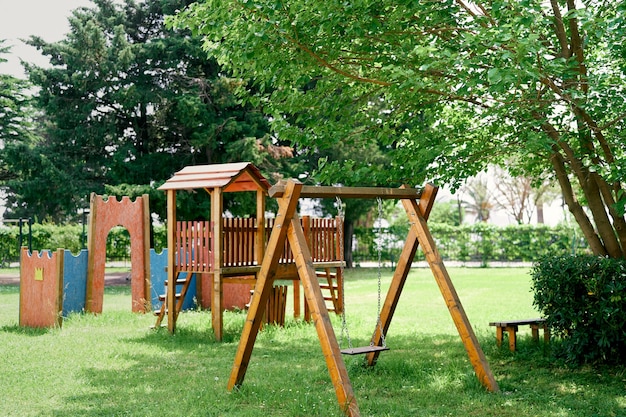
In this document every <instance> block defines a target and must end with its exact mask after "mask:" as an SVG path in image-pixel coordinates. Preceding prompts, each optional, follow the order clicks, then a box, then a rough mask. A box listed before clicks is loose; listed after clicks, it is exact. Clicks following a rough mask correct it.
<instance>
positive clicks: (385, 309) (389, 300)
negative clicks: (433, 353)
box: [365, 184, 438, 366]
mask: <svg viewBox="0 0 626 417" xmlns="http://www.w3.org/2000/svg"><path fill="white" fill-rule="evenodd" d="M437 190H438V189H437V187H435V186H433V185H431V184H428V185H427V186H426V187H425V188H424V190H423V192H422V195H421V197H420V201H419V206H418V208H419V210H420V213H421V214H422V216H423V217H424V219H428V216H429V215H430V211H431V210H432V207H433V204H434V202H435V197H436V196H437ZM418 245H419V241H418V240H417V235H416V234H415V231H414V230H413V229H412V228H411V229H409V234H408V236H407V238H406V241H405V243H404V246H403V248H402V253H401V254H400V257H399V258H398V263H397V265H396V269H395V271H394V274H393V278H392V280H391V284H390V286H389V290H388V291H387V296H386V298H385V303H384V304H383V306H382V308H381V311H380V322H381V324H380V326H379V325H378V323H377V324H376V328H375V329H374V334H373V336H372V340H371V342H372V343H373V345H374V346H382V335H381V327H382V333H383V334H384V335H386V334H387V331H388V330H389V325H390V324H391V319H392V318H393V314H394V312H395V311H396V306H397V305H398V301H399V300H400V294H401V293H402V289H403V288H404V283H405V282H406V277H407V276H408V274H409V271H410V270H411V264H412V263H413V259H414V258H415V253H416V252H417V247H418ZM380 352H381V351H375V352H371V353H368V354H367V356H366V357H365V359H366V361H367V364H368V365H369V366H374V365H375V364H376V361H377V360H378V356H379V355H380Z"/></svg>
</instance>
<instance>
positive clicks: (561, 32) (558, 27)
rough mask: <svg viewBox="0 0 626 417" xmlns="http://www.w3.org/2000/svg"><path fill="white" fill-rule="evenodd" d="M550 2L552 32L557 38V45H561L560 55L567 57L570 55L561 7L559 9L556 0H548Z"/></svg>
mask: <svg viewBox="0 0 626 417" xmlns="http://www.w3.org/2000/svg"><path fill="white" fill-rule="evenodd" d="M550 4H551V5H552V12H553V13H554V34H555V35H556V37H557V39H558V40H559V45H561V56H563V57H565V58H569V57H570V56H571V55H570V50H569V46H568V43H567V35H566V33H565V26H564V25H563V16H561V9H559V3H558V1H557V0H550Z"/></svg>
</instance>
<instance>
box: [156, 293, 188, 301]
mask: <svg viewBox="0 0 626 417" xmlns="http://www.w3.org/2000/svg"><path fill="white" fill-rule="evenodd" d="M181 295H182V294H181V293H179V292H177V293H176V294H174V298H175V299H176V300H178V299H179V298H180V296H181ZM165 297H166V295H165V294H161V295H159V301H165Z"/></svg>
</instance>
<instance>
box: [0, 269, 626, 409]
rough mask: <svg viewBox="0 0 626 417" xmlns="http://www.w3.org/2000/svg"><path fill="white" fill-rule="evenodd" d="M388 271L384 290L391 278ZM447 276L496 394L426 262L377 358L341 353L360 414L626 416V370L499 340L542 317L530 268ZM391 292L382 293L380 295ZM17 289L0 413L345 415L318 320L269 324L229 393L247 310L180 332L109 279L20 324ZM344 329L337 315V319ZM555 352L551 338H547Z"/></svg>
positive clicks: (3, 357) (353, 283)
mask: <svg viewBox="0 0 626 417" xmlns="http://www.w3.org/2000/svg"><path fill="white" fill-rule="evenodd" d="M390 275H391V274H390V273H389V272H387V271H385V274H384V276H383V292H384V291H386V284H388V282H389V280H390ZM450 275H451V277H452V279H453V281H454V283H455V286H456V289H457V292H458V293H459V297H460V299H461V301H462V303H463V306H464V308H465V310H466V312H467V315H468V317H469V319H470V321H471V322H472V324H473V326H474V329H475V332H476V334H477V336H478V338H479V340H480V342H481V345H482V347H483V349H484V351H485V354H486V356H487V359H488V360H489V363H490V366H491V369H492V371H493V373H494V375H495V377H496V380H497V381H498V383H499V385H500V389H501V392H499V393H495V394H494V393H489V392H486V391H485V389H484V388H483V387H482V386H481V385H480V384H479V383H478V381H477V379H476V377H475V375H474V372H473V369H472V367H471V365H470V364H469V361H468V360H467V355H466V353H465V351H464V349H463V345H462V344H461V342H460V339H459V337H458V334H457V333H456V329H455V327H454V325H453V323H452V320H451V319H450V316H449V314H448V312H447V309H446V307H445V304H444V302H443V300H442V297H441V295H440V293H439V290H438V288H437V286H436V284H435V282H434V279H433V278H432V275H431V274H430V271H429V270H425V269H419V270H414V271H412V272H411V274H410V276H409V279H408V281H407V284H406V286H405V289H404V291H403V294H402V298H401V300H400V303H399V305H398V308H397V310H396V315H395V317H394V320H393V322H392V324H391V329H390V332H389V334H388V337H387V343H388V345H389V346H390V348H391V350H390V351H389V352H384V353H382V354H381V357H380V359H379V362H378V364H377V365H376V367H374V368H364V367H363V366H362V358H360V357H358V358H354V357H347V358H345V360H346V364H347V367H348V372H349V375H350V379H351V382H352V385H353V388H354V391H355V394H356V398H357V401H358V404H359V407H360V410H361V414H362V415H363V416H429V417H430V416H451V415H452V416H457V415H459V416H481V417H482V416H504V417H519V416H528V417H530V416H532V417H536V416H539V417H544V416H545V417H547V416H567V417H590V416H626V389H625V388H626V373H625V372H624V368H612V369H605V368H601V369H597V368H590V367H583V368H580V369H569V368H567V367H565V366H562V365H560V364H559V363H558V362H555V361H553V360H552V359H551V357H550V356H549V355H548V351H547V348H545V347H544V346H543V345H542V344H541V343H540V344H538V345H537V344H534V343H533V342H532V340H531V338H530V332H529V330H527V329H523V330H521V331H520V341H519V345H518V352H517V353H515V354H512V353H510V352H509V351H508V349H506V348H503V349H497V348H496V346H495V337H494V333H495V332H494V329H493V328H490V327H489V326H488V323H489V321H492V320H497V319H514V318H529V317H533V316H537V313H536V312H535V311H534V310H533V307H532V294H531V293H530V283H529V281H530V277H529V275H528V271H527V270H525V269H462V268H451V269H450ZM376 281H377V280H376V273H375V271H370V270H354V271H348V272H347V280H346V292H347V295H346V310H347V321H348V325H349V330H350V335H351V337H352V339H353V341H354V344H355V345H356V344H359V343H366V342H367V341H368V339H369V334H370V333H371V331H372V330H373V328H374V326H375V323H376V298H377V297H376V293H377V291H376V288H377V285H376ZM383 296H384V294H383ZM18 302H19V289H18V287H16V286H0V370H1V372H0V389H1V391H2V405H0V415H2V416H263V417H267V416H340V415H342V414H341V412H340V410H339V409H338V406H337V401H336V397H335V393H334V390H333V387H332V384H331V382H330V378H329V375H328V370H327V369H326V365H325V362H324V359H323V356H322V353H321V349H320V346H319V342H318V339H317V334H316V332H315V329H314V328H313V326H311V325H307V324H303V323H301V322H296V321H294V320H289V321H288V323H287V325H286V327H285V328H283V329H281V328H275V327H272V326H269V327H267V328H266V329H265V330H264V331H262V332H261V333H260V335H259V337H258V339H257V342H256V344H255V349H254V352H253V354H252V359H251V362H250V366H249V368H248V371H247V374H246V379H245V381H244V384H243V385H242V387H241V388H240V389H239V390H235V391H233V392H228V391H227V390H226V384H227V380H228V378H229V375H230V370H231V367H232V364H233V358H234V355H235V351H236V348H237V343H238V339H239V335H240V332H241V329H242V326H243V322H244V320H245V315H244V313H241V312H227V313H225V325H224V334H225V337H224V341H223V342H221V343H217V342H216V341H215V340H214V338H213V336H212V334H211V330H210V314H209V313H208V312H201V311H193V312H186V313H184V314H182V315H181V316H180V319H179V322H178V331H177V333H176V334H175V335H174V336H171V335H169V334H168V333H167V332H166V331H163V330H161V331H152V330H150V329H149V326H150V325H151V324H153V322H154V319H153V317H152V316H151V315H141V314H132V313H130V312H129V310H130V290H129V288H128V287H112V288H107V289H106V292H105V298H104V313H103V314H101V315H97V316H92V315H73V316H71V317H69V318H67V319H66V320H65V321H64V323H63V327H62V329H52V330H36V329H23V328H20V327H18V326H17V323H18V314H19V313H18V311H19V306H18ZM331 318H332V320H333V323H334V324H335V329H336V333H337V334H339V332H340V327H341V326H340V320H339V318H338V317H335V316H332V317H331ZM548 349H549V348H548Z"/></svg>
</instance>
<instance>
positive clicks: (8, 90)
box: [0, 40, 42, 206]
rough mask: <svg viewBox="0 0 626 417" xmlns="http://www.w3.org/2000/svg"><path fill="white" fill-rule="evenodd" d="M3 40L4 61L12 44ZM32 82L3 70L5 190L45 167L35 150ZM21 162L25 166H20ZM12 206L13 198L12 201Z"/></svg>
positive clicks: (1, 163)
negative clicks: (29, 173)
mask: <svg viewBox="0 0 626 417" xmlns="http://www.w3.org/2000/svg"><path fill="white" fill-rule="evenodd" d="M4 42H5V41H3V40H0V62H5V61H6V59H4V58H2V55H4V54H8V53H9V52H10V48H9V47H6V46H4V45H3V44H4ZM30 87H31V85H30V84H29V83H28V82H27V81H25V80H21V79H18V78H16V77H13V76H11V75H7V74H0V186H2V190H3V193H4V192H5V191H6V190H7V188H9V189H10V188H11V186H12V184H15V182H16V181H17V180H18V178H19V177H20V175H21V174H23V173H24V172H26V171H31V172H32V171H33V170H39V169H42V166H41V163H42V161H41V158H39V156H38V155H36V154H34V153H33V152H31V148H32V146H33V144H35V143H36V142H37V141H39V140H40V138H39V137H38V136H37V134H36V131H35V128H34V121H35V120H36V113H35V110H34V109H33V106H32V103H31V96H30V95H29V94H28V92H27V91H28V89H29V88H30ZM18 164H20V165H21V166H22V167H23V168H24V169H23V170H20V169H17V168H16V165H18ZM8 203H9V206H10V204H11V200H9V201H8Z"/></svg>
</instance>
